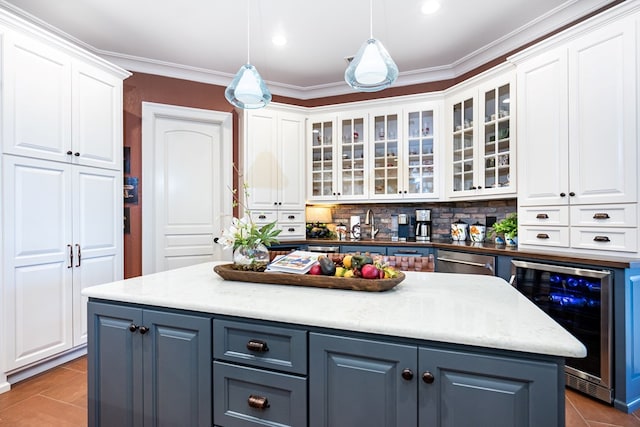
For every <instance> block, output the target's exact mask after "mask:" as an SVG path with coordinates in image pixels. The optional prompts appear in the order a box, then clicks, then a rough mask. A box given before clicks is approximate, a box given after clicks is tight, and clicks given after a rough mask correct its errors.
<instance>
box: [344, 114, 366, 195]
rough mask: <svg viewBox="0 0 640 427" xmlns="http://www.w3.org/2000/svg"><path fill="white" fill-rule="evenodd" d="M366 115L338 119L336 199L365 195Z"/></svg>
mask: <svg viewBox="0 0 640 427" xmlns="http://www.w3.org/2000/svg"><path fill="white" fill-rule="evenodd" d="M365 117H366V115H360V116H358V115H356V116H352V117H341V118H339V119H338V123H339V124H340V127H339V128H338V144H337V147H338V152H337V153H336V161H337V169H336V170H337V174H338V176H337V178H338V181H337V182H338V184H337V189H338V195H339V198H340V199H346V200H358V199H366V198H367V197H368V196H369V171H368V166H369V165H368V163H367V159H368V156H369V154H368V151H369V150H368V148H369V147H368V146H369V140H370V138H369V130H368V129H367V124H366V119H365Z"/></svg>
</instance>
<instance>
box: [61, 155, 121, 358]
mask: <svg viewBox="0 0 640 427" xmlns="http://www.w3.org/2000/svg"><path fill="white" fill-rule="evenodd" d="M72 171H73V184H72V187H71V188H72V194H73V247H72V248H71V250H73V252H74V260H73V262H74V265H73V345H74V346H76V345H80V344H82V343H84V342H86V339H87V326H86V319H87V313H86V302H87V298H86V297H83V296H82V295H81V292H82V290H83V289H84V288H86V287H89V286H94V285H100V284H102V283H109V282H114V281H116V280H120V279H122V277H123V265H122V257H123V254H122V252H123V251H122V175H121V173H120V172H118V171H112V170H107V169H98V168H89V167H84V166H73V167H72ZM70 242H71V240H70Z"/></svg>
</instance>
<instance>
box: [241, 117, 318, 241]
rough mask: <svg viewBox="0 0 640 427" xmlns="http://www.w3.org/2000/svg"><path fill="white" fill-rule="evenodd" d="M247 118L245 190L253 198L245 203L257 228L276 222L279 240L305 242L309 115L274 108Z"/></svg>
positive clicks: (243, 150)
mask: <svg viewBox="0 0 640 427" xmlns="http://www.w3.org/2000/svg"><path fill="white" fill-rule="evenodd" d="M243 114H244V115H243V125H242V129H243V141H244V142H243V144H242V147H241V150H242V153H241V156H242V157H241V158H243V160H244V163H243V168H242V177H241V179H243V180H244V183H242V182H241V183H240V185H245V184H246V185H247V190H248V194H249V197H248V198H247V200H246V201H244V200H240V202H241V203H243V204H244V203H245V202H246V204H247V206H245V207H246V208H248V209H249V210H250V211H251V216H252V219H253V221H254V222H255V223H256V224H267V223H270V222H274V221H276V222H277V228H279V229H281V230H282V231H281V233H280V235H279V236H278V240H287V239H289V240H291V239H304V238H305V217H304V212H305V186H304V178H303V177H304V174H305V172H304V171H305V163H304V158H305V157H304V155H305V137H304V135H305V124H306V121H305V116H304V114H302V113H299V112H297V111H295V109H292V108H287V107H284V106H282V107H281V108H278V107H277V106H273V105H271V106H269V107H267V108H264V109H261V110H247V111H245V112H244V113H243ZM239 194H241V192H240V193H239ZM241 208H242V207H241ZM241 214H242V213H241Z"/></svg>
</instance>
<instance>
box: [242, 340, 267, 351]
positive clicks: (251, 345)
mask: <svg viewBox="0 0 640 427" xmlns="http://www.w3.org/2000/svg"><path fill="white" fill-rule="evenodd" d="M247 350H249V351H256V352H260V353H266V352H267V351H269V346H268V345H267V343H266V342H265V341H260V340H251V341H249V342H248V343H247Z"/></svg>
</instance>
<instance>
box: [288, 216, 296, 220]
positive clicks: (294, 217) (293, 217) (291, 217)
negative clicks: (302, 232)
mask: <svg viewBox="0 0 640 427" xmlns="http://www.w3.org/2000/svg"><path fill="white" fill-rule="evenodd" d="M287 218H289V219H296V216H295V215H289V216H288V217H287Z"/></svg>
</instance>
